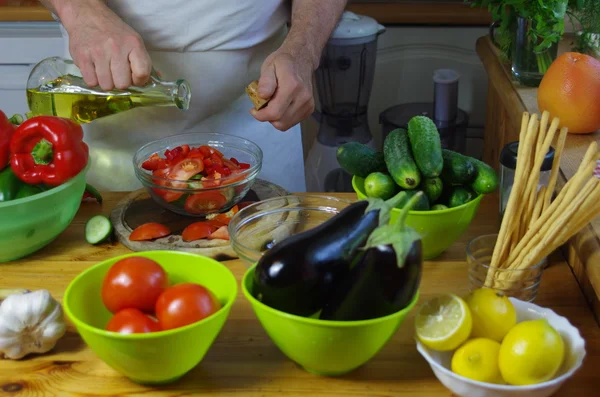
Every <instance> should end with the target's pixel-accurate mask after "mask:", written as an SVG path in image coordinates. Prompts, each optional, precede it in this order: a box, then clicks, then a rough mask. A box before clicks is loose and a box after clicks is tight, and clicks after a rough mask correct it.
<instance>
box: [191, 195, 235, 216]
mask: <svg viewBox="0 0 600 397" xmlns="http://www.w3.org/2000/svg"><path fill="white" fill-rule="evenodd" d="M225 204H227V198H226V197H225V196H223V195H222V194H221V193H219V192H214V191H207V192H200V193H195V194H192V195H190V196H189V197H188V198H187V199H185V204H184V205H183V208H184V209H185V210H186V211H187V212H189V213H190V214H202V213H204V212H206V211H214V210H218V209H219V208H221V207H223V206H224V205H225Z"/></svg>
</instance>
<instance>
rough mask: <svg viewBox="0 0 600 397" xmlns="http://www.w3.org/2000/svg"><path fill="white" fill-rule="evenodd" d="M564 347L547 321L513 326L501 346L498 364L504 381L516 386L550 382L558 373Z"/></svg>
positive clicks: (526, 322) (524, 322) (534, 321)
mask: <svg viewBox="0 0 600 397" xmlns="http://www.w3.org/2000/svg"><path fill="white" fill-rule="evenodd" d="M564 356H565V345H564V342H563V340H562V337H561V336H560V334H559V333H558V332H557V331H556V330H555V329H554V328H552V326H551V325H550V324H548V321H546V319H540V320H531V321H523V322H521V323H519V324H517V325H515V326H514V327H513V328H512V329H511V330H510V331H509V332H508V334H507V335H506V336H505V337H504V340H503V341H502V344H501V345H500V356H499V357H498V364H499V365H500V373H501V374H502V377H503V378H504V380H505V381H506V382H507V383H509V384H511V385H515V386H522V385H534V384H537V383H542V382H546V381H549V380H550V379H552V378H553V377H554V375H556V372H558V370H559V369H560V366H561V365H562V362H563V360H564Z"/></svg>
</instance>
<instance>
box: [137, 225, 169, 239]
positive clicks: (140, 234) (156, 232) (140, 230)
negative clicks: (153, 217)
mask: <svg viewBox="0 0 600 397" xmlns="http://www.w3.org/2000/svg"><path fill="white" fill-rule="evenodd" d="M169 234H171V229H169V228H168V227H167V226H165V225H163V224H160V223H156V222H149V223H144V224H143V225H140V226H138V227H136V228H135V229H134V230H133V231H132V232H131V234H130V235H129V240H130V241H148V240H154V239H157V238H161V237H166V236H168V235H169Z"/></svg>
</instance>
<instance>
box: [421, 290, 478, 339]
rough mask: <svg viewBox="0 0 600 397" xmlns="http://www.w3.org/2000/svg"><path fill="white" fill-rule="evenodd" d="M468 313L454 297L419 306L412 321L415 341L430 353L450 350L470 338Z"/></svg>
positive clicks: (463, 304)
mask: <svg viewBox="0 0 600 397" xmlns="http://www.w3.org/2000/svg"><path fill="white" fill-rule="evenodd" d="M471 326H472V320H471V312H470V311H469V307H468V306H467V304H466V303H465V301H464V300H462V299H461V298H459V297H458V296H456V295H453V294H449V295H441V296H438V297H436V298H433V299H430V300H428V301H427V302H425V303H424V304H423V306H421V308H420V309H419V312H418V313H417V317H416V319H415V328H416V333H417V338H419V340H420V341H421V343H423V344H424V345H425V346H427V347H429V348H430V349H433V350H440V351H448V350H454V349H456V348H457V347H458V346H460V345H462V344H463V342H464V341H466V340H467V339H468V338H469V335H470V334H471Z"/></svg>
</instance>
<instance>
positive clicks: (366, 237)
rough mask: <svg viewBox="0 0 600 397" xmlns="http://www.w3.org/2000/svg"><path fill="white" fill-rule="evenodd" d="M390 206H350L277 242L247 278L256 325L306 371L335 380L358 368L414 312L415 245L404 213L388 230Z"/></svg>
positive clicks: (418, 254) (418, 256)
mask: <svg viewBox="0 0 600 397" xmlns="http://www.w3.org/2000/svg"><path fill="white" fill-rule="evenodd" d="M394 199H395V198H394ZM394 199H392V200H391V201H393V200H394ZM414 203H415V200H412V199H411V200H410V201H409V204H408V205H407V208H412V205H414ZM391 208H393V206H391V204H389V203H388V204H386V205H384V202H383V200H368V201H367V200H361V201H358V202H355V203H353V204H351V205H349V206H347V207H346V208H344V209H343V210H342V211H340V212H339V213H338V214H337V215H335V216H334V217H332V218H331V219H329V220H327V221H326V222H324V223H322V224H320V225H319V226H317V227H315V228H312V229H310V230H307V231H304V232H302V233H299V234H295V235H293V236H290V237H288V238H286V239H284V240H282V241H280V242H279V243H277V244H275V245H274V246H273V247H272V248H270V249H269V250H268V251H266V252H265V253H264V254H263V256H262V257H261V258H260V259H259V261H258V262H257V264H256V265H255V266H253V267H252V268H250V269H249V270H248V271H247V272H246V274H245V276H244V279H243V281H242V291H243V293H244V295H245V297H246V298H247V299H248V301H249V302H250V304H251V305H252V308H253V310H254V312H255V314H256V316H257V318H258V320H259V321H260V323H261V324H262V326H263V327H264V328H265V330H266V332H267V334H268V335H269V336H270V337H271V339H272V340H273V342H274V343H275V345H277V347H278V348H279V349H280V350H281V351H282V352H283V353H284V354H285V355H286V356H287V357H289V358H290V359H291V360H293V361H294V362H296V363H298V364H299V365H300V366H302V367H303V368H304V369H306V370H307V371H309V372H311V373H315V374H319V375H325V376H338V375H343V374H345V373H348V372H350V371H352V370H354V369H356V368H358V367H360V366H362V365H364V364H365V363H367V362H368V361H369V360H370V359H371V358H372V357H373V356H374V355H375V354H376V353H377V352H378V351H380V350H381V349H382V348H383V347H384V346H385V344H386V343H387V342H388V341H389V339H390V338H391V337H392V336H393V335H394V333H395V332H396V331H397V330H398V328H399V327H400V326H401V324H402V322H403V320H404V319H405V317H406V315H407V314H408V313H409V312H410V311H411V310H412V309H413V307H414V306H415V304H416V302H417V300H418V289H419V284H420V280H421V271H422V264H423V256H422V249H421V248H422V246H421V241H420V238H419V236H418V234H416V233H415V232H414V230H412V229H410V228H408V227H406V226H405V222H404V218H405V215H406V213H407V212H408V210H405V211H404V213H403V215H401V218H400V219H399V222H398V223H397V224H395V225H390V224H389V216H390V213H389V212H390V210H391Z"/></svg>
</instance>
